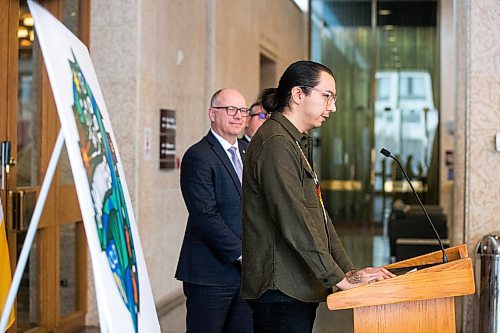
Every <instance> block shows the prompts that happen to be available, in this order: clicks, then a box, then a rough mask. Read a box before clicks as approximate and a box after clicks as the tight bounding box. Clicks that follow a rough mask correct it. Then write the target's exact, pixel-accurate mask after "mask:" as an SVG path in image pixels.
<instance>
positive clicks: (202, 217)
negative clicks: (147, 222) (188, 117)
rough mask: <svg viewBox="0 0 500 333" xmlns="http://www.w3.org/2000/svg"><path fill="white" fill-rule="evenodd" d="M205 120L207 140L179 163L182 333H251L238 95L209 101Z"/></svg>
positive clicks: (221, 94)
mask: <svg viewBox="0 0 500 333" xmlns="http://www.w3.org/2000/svg"><path fill="white" fill-rule="evenodd" d="M208 115H209V118H210V123H211V128H210V130H209V132H208V134H207V135H206V136H205V137H203V138H202V139H201V140H200V141H199V142H198V143H196V144H194V145H193V146H192V147H191V148H189V149H188V150H187V152H186V154H185V155H184V157H183V160H182V165H181V190H182V195H183V198H184V202H185V204H186V207H187V209H188V212H189V217H188V222H187V225H186V232H185V235H184V241H183V244H182V248H181V253H180V258H179V263H178V266H177V272H176V274H175V277H176V278H177V279H178V280H181V281H183V289H184V294H185V295H186V307H187V316H186V326H187V331H188V332H213V333H215V332H251V331H252V312H251V309H250V307H249V306H248V304H247V303H246V302H245V301H244V300H242V299H241V297H240V275H241V260H242V257H241V198H242V194H241V177H242V170H243V159H244V156H245V149H246V147H247V144H246V143H245V142H243V141H241V140H238V135H239V134H240V133H241V131H242V129H243V126H244V124H245V118H246V117H248V115H249V109H248V108H247V107H246V102H245V98H244V97H243V95H242V94H241V93H240V92H239V91H238V90H235V89H229V88H226V89H221V90H219V91H217V92H216V93H215V94H214V95H213V96H212V99H211V101H210V107H209V108H208Z"/></svg>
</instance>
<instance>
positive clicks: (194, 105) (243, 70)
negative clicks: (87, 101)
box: [87, 0, 308, 325]
mask: <svg viewBox="0 0 500 333" xmlns="http://www.w3.org/2000/svg"><path fill="white" fill-rule="evenodd" d="M90 24H91V30H90V35H91V37H90V53H91V57H92V60H93V63H94V66H95V68H96V72H97V77H98V79H99V82H100V85H101V89H102V91H103V95H104V99H105V101H106V105H107V109H108V112H109V114H110V118H111V122H112V124H113V130H114V132H115V135H116V139H117V144H118V149H119V151H120V155H121V159H122V161H123V167H124V170H125V174H126V179H127V183H128V188H129V191H130V195H131V198H132V202H133V205H134V213H135V216H136V220H137V224H138V227H139V233H140V237H141V244H142V249H143V252H144V256H145V259H146V264H147V267H148V273H149V278H150V282H151V286H152V290H153V294H154V297H155V302H156V304H157V306H161V305H162V304H164V303H165V302H169V301H170V300H172V299H175V298H178V297H179V296H180V295H181V286H182V285H181V283H180V282H178V281H176V280H175V279H174V277H173V276H174V273H175V268H176V265H177V259H178V255H179V251H180V246H181V243H182V238H183V235H184V228H185V224H186V221H187V211H186V208H185V205H184V202H183V199H182V195H181V191H180V185H179V176H180V172H179V169H173V170H159V168H158V149H159V147H158V146H159V138H158V137H159V110H160V109H171V110H175V111H176V120H177V129H176V154H177V157H178V158H179V159H180V160H181V159H182V155H183V154H184V152H185V151H186V150H187V148H189V147H190V146H191V145H192V144H194V143H195V142H197V141H198V140H200V139H201V137H202V136H203V135H205V133H206V132H207V131H208V129H209V127H210V124H209V121H208V117H207V108H208V103H209V98H210V96H211V95H212V94H213V92H214V91H215V90H217V89H219V88H222V87H235V88H237V89H240V90H241V91H242V93H243V95H244V96H245V98H246V101H247V104H248V105H250V104H251V103H252V102H253V100H254V99H255V97H256V96H257V95H258V93H259V82H260V77H259V75H260V74H259V73H260V54H261V53H264V54H266V56H267V57H269V58H271V59H272V60H274V61H275V62H276V68H277V75H278V76H279V75H281V73H282V72H283V71H284V69H285V68H286V67H287V66H288V65H289V64H290V63H291V62H292V61H294V60H298V59H305V58H307V55H308V49H307V45H308V30H307V27H308V24H307V13H303V12H301V11H300V9H299V8H298V7H297V6H296V5H295V4H294V3H293V1H292V0H273V1H271V2H269V1H265V0H238V1H234V0H216V1H211V0H190V1H184V0H168V1H154V0H142V1H135V0H120V1H118V0H110V1H91V22H90ZM277 79H278V77H276V78H275V81H277ZM147 138H149V139H150V151H148V150H146V149H145V141H146V139H147ZM92 279H93V278H92V271H91V268H90V266H89V285H90V286H89V291H88V299H89V302H88V303H89V305H88V307H89V309H88V316H87V323H88V324H89V325H97V323H98V318H97V311H96V305H95V292H94V290H93V286H92Z"/></svg>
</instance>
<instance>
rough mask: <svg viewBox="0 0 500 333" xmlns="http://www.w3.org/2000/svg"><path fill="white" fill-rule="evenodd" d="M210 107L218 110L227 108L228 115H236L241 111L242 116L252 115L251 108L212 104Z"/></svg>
mask: <svg viewBox="0 0 500 333" xmlns="http://www.w3.org/2000/svg"><path fill="white" fill-rule="evenodd" d="M210 108H212V109H216V110H222V109H226V113H227V115H228V116H235V115H236V113H237V112H238V111H239V112H240V114H241V116H242V117H248V116H249V115H250V109H249V108H237V107H236V106H211V107H210Z"/></svg>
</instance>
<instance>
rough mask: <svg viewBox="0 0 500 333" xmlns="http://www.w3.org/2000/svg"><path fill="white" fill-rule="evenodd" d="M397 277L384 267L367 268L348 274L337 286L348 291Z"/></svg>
mask: <svg viewBox="0 0 500 333" xmlns="http://www.w3.org/2000/svg"><path fill="white" fill-rule="evenodd" d="M395 276H396V275H394V274H392V273H391V272H389V271H388V270H387V269H385V268H383V267H366V268H363V269H359V270H352V271H349V272H347V273H346V274H345V277H344V279H343V280H342V281H340V282H339V283H337V285H336V286H337V288H339V289H340V290H348V289H353V288H356V287H361V286H364V285H366V284H369V283H373V282H377V281H382V280H385V279H390V278H392V277H395Z"/></svg>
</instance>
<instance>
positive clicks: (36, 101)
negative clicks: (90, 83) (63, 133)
mask: <svg viewBox="0 0 500 333" xmlns="http://www.w3.org/2000/svg"><path fill="white" fill-rule="evenodd" d="M41 3H42V5H44V6H45V7H46V8H47V9H49V10H50V11H51V12H52V13H54V15H56V16H58V17H60V19H61V20H62V21H63V23H65V24H66V25H67V26H68V27H70V29H72V30H73V31H74V32H75V33H76V34H77V35H78V34H79V35H80V36H83V38H87V37H86V35H87V33H86V31H87V28H86V27H88V24H84V22H87V21H85V17H87V19H88V2H86V1H77V0H73V1H68V0H66V1H62V0H60V1H58V0H51V1H42V2H41ZM0 12H1V14H0V16H1V20H0V22H1V23H0V24H2V25H3V26H2V29H1V30H0V73H2V74H1V75H0V80H1V81H0V91H1V93H0V94H2V96H0V97H1V102H0V124H1V125H0V130H1V132H0V141H5V142H7V143H8V144H10V147H11V156H10V157H9V160H10V165H9V173H8V174H5V177H4V181H5V186H4V188H3V189H2V190H1V191H0V193H1V195H2V204H3V207H4V209H5V216H6V222H7V223H6V227H7V235H8V244H9V252H10V260H11V266H12V268H13V270H14V269H15V266H16V262H17V259H18V256H19V254H20V251H21V248H22V245H23V243H24V239H25V237H26V233H27V228H28V226H29V222H30V219H31V216H32V213H33V209H34V206H35V203H36V200H37V196H38V193H39V190H40V186H41V183H42V181H43V177H44V174H45V170H46V168H47V166H48V163H49V160H50V157H51V154H52V149H53V147H54V143H55V140H56V137H57V134H58V131H59V122H58V116H57V112H56V108H55V104H54V101H53V97H52V92H51V90H50V84H49V81H48V77H47V74H46V72H45V70H44V66H43V61H42V58H41V57H42V56H41V52H40V48H39V44H38V41H37V37H36V33H35V30H34V22H33V18H32V17H31V14H30V12H29V8H28V6H27V3H26V1H25V0H22V1H12V0H0ZM86 266H87V260H86V244H85V238H84V232H83V224H82V222H81V217H80V213H79V207H78V201H77V199H76V192H75V189H74V185H73V180H72V176H71V172H70V171H69V163H68V160H67V156H66V155H65V154H63V156H62V157H61V158H60V161H59V167H58V171H57V173H56V176H55V178H54V180H53V181H52V186H51V189H50V191H49V195H48V197H47V201H46V203H45V206H44V210H43V214H42V217H41V220H40V223H39V226H38V230H37V234H36V237H35V241H34V243H33V246H32V247H31V250H30V256H29V260H28V263H27V265H26V269H25V271H24V274H23V276H22V280H21V285H20V288H19V292H18V294H17V298H16V304H15V310H16V322H15V324H14V327H13V329H12V330H13V332H25V331H28V330H29V331H30V332H32V331H33V332H38V331H40V332H47V331H54V330H55V329H56V328H57V330H58V331H60V332H69V331H74V330H75V329H77V328H78V327H81V326H83V324H84V319H85V318H84V317H85V310H86V288H87V287H86Z"/></svg>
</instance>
